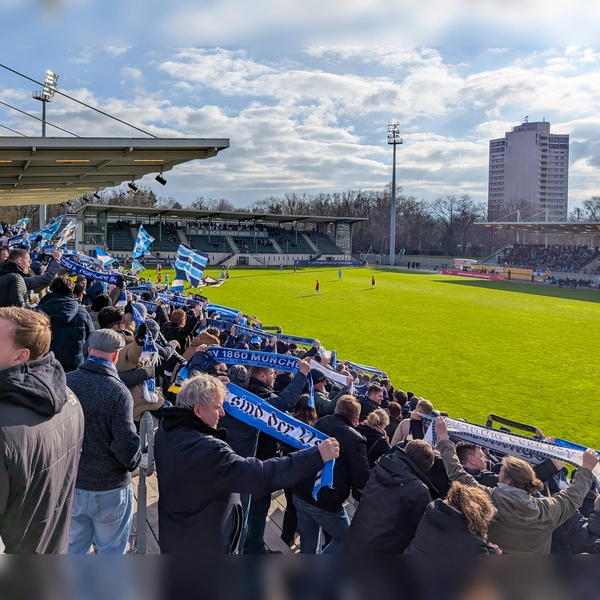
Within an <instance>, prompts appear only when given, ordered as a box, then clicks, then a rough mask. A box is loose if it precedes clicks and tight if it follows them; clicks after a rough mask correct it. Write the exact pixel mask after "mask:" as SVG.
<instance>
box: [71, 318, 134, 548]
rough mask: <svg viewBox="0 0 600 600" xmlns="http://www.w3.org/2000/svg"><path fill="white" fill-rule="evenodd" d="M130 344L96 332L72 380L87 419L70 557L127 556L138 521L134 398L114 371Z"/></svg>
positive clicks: (109, 333)
mask: <svg viewBox="0 0 600 600" xmlns="http://www.w3.org/2000/svg"><path fill="white" fill-rule="evenodd" d="M124 346H125V340H124V339H123V337H122V336H121V335H119V334H118V333H117V332H116V331H113V330H112V329H100V330H98V331H94V332H93V333H92V334H91V335H90V339H89V356H88V359H87V360H86V361H85V362H84V363H83V364H82V365H81V367H79V369H77V371H72V372H71V373H69V374H68V375H67V383H68V384H69V387H70V388H71V389H72V390H73V391H74V392H75V393H76V394H77V396H78V397H79V399H80V401H81V405H82V407H83V414H84V415H85V432H84V438H83V449H82V452H81V461H80V463H79V471H78V473H77V482H76V485H75V499H74V501H73V511H72V521H71V534H70V540H69V554H87V553H88V552H89V550H90V546H91V545H92V542H93V543H95V545H96V548H97V549H98V553H99V554H124V553H125V550H126V548H127V540H128V539H129V533H130V531H131V525H132V522H133V491H132V488H131V471H133V470H134V469H135V468H136V467H137V465H138V463H139V462H140V456H141V455H140V438H139V436H138V434H137V432H136V429H135V425H134V423H133V398H132V396H131V392H130V391H129V390H128V389H127V388H126V387H125V385H124V384H123V382H122V381H121V380H120V379H119V374H118V373H117V369H116V367H115V363H116V362H117V358H118V356H119V352H120V350H121V349H122V348H123V347H124Z"/></svg>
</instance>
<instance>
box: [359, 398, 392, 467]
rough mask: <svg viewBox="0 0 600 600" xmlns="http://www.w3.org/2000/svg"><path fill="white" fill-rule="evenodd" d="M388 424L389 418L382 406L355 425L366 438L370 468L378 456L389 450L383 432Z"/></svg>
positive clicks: (388, 443) (385, 435)
mask: <svg viewBox="0 0 600 600" xmlns="http://www.w3.org/2000/svg"><path fill="white" fill-rule="evenodd" d="M389 424H390V418H389V417H388V415H387V413H386V412H385V411H384V410H383V409H382V408H378V409H377V410H374V411H373V412H372V413H371V414H370V415H369V416H368V417H367V420H366V421H365V422H364V423H361V424H360V425H357V426H356V431H358V433H360V434H361V435H363V436H364V437H365V439H366V440H367V458H368V459H369V467H370V468H371V469H372V468H373V467H374V466H375V463H376V462H377V461H378V460H379V458H380V457H382V456H383V455H384V454H387V453H388V452H389V451H390V442H389V440H388V438H387V434H386V432H385V428H386V427H387V426H388V425H389Z"/></svg>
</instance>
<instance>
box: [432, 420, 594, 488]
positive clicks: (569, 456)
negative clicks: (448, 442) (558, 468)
mask: <svg viewBox="0 0 600 600" xmlns="http://www.w3.org/2000/svg"><path fill="white" fill-rule="evenodd" d="M444 420H445V421H446V426H447V428H448V435H449V436H450V438H451V439H453V440H456V441H465V442H471V443H473V444H477V445H479V446H482V447H483V448H489V449H490V450H493V451H494V452H498V453H500V454H508V455H510V456H516V457H517V458H521V459H523V460H525V461H527V462H530V463H534V464H540V463H541V462H543V461H544V460H545V459H546V458H553V459H555V460H560V461H563V462H566V463H569V464H570V465H573V466H576V467H581V465H582V459H583V453H584V451H585V449H584V448H583V446H579V445H578V444H572V443H571V442H567V444H568V445H569V446H567V445H555V444H549V443H547V442H544V441H541V440H536V439H534V438H529V437H524V436H520V435H516V434H514V433H504V432H502V431H499V430H498V429H488V428H487V427H482V426H480V425H473V424H472V423H466V422H464V421H456V420H454V419H450V418H448V417H444ZM425 441H426V442H429V444H431V445H432V446H435V445H436V444H437V436H436V434H435V425H434V426H432V427H429V429H428V430H427V433H426V434H425ZM561 442H563V444H564V442H565V440H561ZM593 474H594V476H595V477H596V480H597V481H598V483H600V465H596V467H595V468H594V470H593Z"/></svg>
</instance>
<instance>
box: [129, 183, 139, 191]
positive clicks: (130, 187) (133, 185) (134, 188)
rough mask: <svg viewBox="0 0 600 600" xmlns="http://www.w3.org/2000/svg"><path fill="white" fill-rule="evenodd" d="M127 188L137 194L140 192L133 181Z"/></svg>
mask: <svg viewBox="0 0 600 600" xmlns="http://www.w3.org/2000/svg"><path fill="white" fill-rule="evenodd" d="M127 187H128V188H129V189H130V190H131V191H132V192H137V191H138V190H139V188H138V186H137V185H135V183H133V181H130V182H129V183H128V184H127Z"/></svg>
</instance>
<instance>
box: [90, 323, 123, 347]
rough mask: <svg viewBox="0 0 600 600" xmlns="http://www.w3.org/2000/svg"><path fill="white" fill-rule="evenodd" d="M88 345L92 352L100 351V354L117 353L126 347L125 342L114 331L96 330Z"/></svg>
mask: <svg viewBox="0 0 600 600" xmlns="http://www.w3.org/2000/svg"><path fill="white" fill-rule="evenodd" d="M88 345H89V347H90V349H91V350H100V352H116V351H117V350H121V348H123V347H125V340H124V339H123V336H122V335H119V334H118V333H117V332H116V331H113V330H112V329H96V331H93V332H92V334H91V335H90V338H89V340H88Z"/></svg>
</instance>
